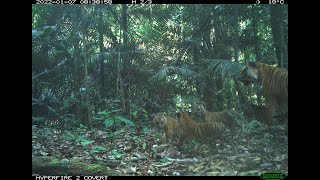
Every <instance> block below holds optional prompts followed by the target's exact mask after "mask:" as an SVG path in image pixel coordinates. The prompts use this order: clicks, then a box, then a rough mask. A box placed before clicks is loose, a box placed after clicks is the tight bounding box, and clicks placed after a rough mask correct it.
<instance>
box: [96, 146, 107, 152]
mask: <svg viewBox="0 0 320 180" xmlns="http://www.w3.org/2000/svg"><path fill="white" fill-rule="evenodd" d="M94 149H96V150H98V151H107V150H108V149H107V148H105V147H103V146H94Z"/></svg>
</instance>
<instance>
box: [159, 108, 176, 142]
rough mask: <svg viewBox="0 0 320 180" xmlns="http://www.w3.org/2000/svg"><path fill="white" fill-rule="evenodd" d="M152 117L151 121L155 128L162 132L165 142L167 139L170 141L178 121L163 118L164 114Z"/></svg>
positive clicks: (168, 117)
mask: <svg viewBox="0 0 320 180" xmlns="http://www.w3.org/2000/svg"><path fill="white" fill-rule="evenodd" d="M153 116H154V118H153V120H154V123H155V124H156V126H157V127H159V128H160V129H163V130H164V132H165V139H166V142H168V140H169V139H171V140H172V139H173V135H174V130H175V129H176V127H177V125H178V121H177V120H176V119H174V118H173V117H170V116H165V114H164V113H162V114H159V115H153Z"/></svg>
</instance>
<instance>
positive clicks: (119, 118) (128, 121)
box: [114, 116, 134, 126]
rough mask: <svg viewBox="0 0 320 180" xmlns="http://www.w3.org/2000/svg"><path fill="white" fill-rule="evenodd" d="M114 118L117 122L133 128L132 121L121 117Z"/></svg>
mask: <svg viewBox="0 0 320 180" xmlns="http://www.w3.org/2000/svg"><path fill="white" fill-rule="evenodd" d="M114 117H115V118H117V119H118V120H120V121H122V122H124V123H126V124H129V125H131V126H134V124H133V122H132V121H130V120H128V119H126V118H124V117H122V116H114Z"/></svg>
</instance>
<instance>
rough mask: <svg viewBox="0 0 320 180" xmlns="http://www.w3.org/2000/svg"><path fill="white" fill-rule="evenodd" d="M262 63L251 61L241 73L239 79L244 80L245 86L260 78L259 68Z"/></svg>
mask: <svg viewBox="0 0 320 180" xmlns="http://www.w3.org/2000/svg"><path fill="white" fill-rule="evenodd" d="M260 67H261V63H259V62H249V63H248V65H247V66H245V67H244V68H243V69H242V70H241V71H240V73H239V75H238V77H237V80H238V81H240V82H242V83H243V84H244V85H245V86H247V85H249V84H251V83H254V82H256V81H257V80H258V79H259V77H260V76H259V72H260V71H259V69H260Z"/></svg>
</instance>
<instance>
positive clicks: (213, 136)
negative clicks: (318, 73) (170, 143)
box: [175, 112, 226, 146]
mask: <svg viewBox="0 0 320 180" xmlns="http://www.w3.org/2000/svg"><path fill="white" fill-rule="evenodd" d="M178 117H179V123H178V126H177V128H176V130H175V136H176V137H177V139H178V141H177V143H176V145H178V146H181V145H182V144H183V143H184V142H185V141H186V140H192V138H196V139H198V140H199V141H200V142H215V141H216V140H217V139H219V138H220V137H221V135H222V134H223V133H224V132H225V130H226V128H225V126H224V124H223V123H221V122H206V123H201V122H196V121H194V120H193V119H191V117H190V116H189V114H188V113H187V112H180V113H178Z"/></svg>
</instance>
